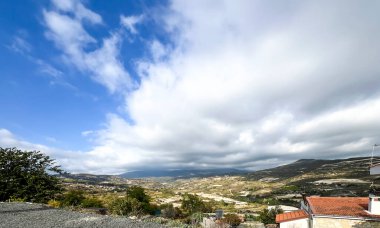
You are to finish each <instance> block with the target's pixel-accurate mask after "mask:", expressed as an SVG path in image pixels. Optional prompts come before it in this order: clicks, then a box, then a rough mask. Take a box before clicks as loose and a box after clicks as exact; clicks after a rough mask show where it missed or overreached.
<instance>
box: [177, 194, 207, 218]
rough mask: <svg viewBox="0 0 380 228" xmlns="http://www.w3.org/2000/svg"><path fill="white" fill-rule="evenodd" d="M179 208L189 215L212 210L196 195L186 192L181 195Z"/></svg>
mask: <svg viewBox="0 0 380 228" xmlns="http://www.w3.org/2000/svg"><path fill="white" fill-rule="evenodd" d="M181 208H182V209H183V210H184V211H185V212H187V213H188V214H190V215H191V214H193V213H196V212H205V213H206V212H212V206H211V205H209V204H206V203H204V202H203V201H202V199H201V198H199V197H198V196H197V195H192V194H188V193H185V194H184V195H183V196H182V205H181Z"/></svg>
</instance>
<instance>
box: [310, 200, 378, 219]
mask: <svg viewBox="0 0 380 228" xmlns="http://www.w3.org/2000/svg"><path fill="white" fill-rule="evenodd" d="M306 200H307V202H308V204H309V205H310V208H311V212H312V214H314V215H330V216H348V217H367V218H376V219H380V215H372V214H369V213H368V212H366V210H368V202H369V198H368V197H315V196H312V197H307V198H306Z"/></svg>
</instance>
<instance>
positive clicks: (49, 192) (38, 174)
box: [0, 147, 62, 203]
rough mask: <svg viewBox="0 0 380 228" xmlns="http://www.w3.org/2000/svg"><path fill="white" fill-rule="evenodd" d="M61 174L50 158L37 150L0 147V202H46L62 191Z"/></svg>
mask: <svg viewBox="0 0 380 228" xmlns="http://www.w3.org/2000/svg"><path fill="white" fill-rule="evenodd" d="M54 173H62V170H61V169H60V167H59V166H57V165H55V162H54V160H53V159H51V158H50V157H49V156H47V155H44V154H42V153H41V152H39V151H21V150H18V149H17V148H1V147H0V201H6V200H9V199H11V198H12V199H22V200H25V201H30V202H40V203H46V202H48V201H49V200H50V199H53V198H54V196H55V195H56V194H58V193H60V192H62V187H61V186H60V181H59V179H58V178H57V177H55V176H53V175H51V174H54Z"/></svg>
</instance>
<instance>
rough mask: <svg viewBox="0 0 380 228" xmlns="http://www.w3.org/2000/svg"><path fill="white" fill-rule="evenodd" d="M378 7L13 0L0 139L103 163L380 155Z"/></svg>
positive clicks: (68, 165)
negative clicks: (374, 150) (375, 150)
mask: <svg viewBox="0 0 380 228" xmlns="http://www.w3.org/2000/svg"><path fill="white" fill-rule="evenodd" d="M379 10H380V2H379V1H355V0H334V1H327V0H322V1H309V0H306V1H304V0H302V1H301V0H300V1H297V0H286V1H272V0H269V1H268V0H265V1H264V0H261V1H258V0H236V1H235V0H234V1H231V0H194V1H184V0H169V1H158V0H157V1H153V0H152V1H151V0H149V1H148V0H146V1H145V0H138V1H116V0H112V1H102V0H83V1H79V0H51V1H50V0H42V1H39V0H24V1H21V0H17V1H0V32H1V33H0V34H1V35H0V43H1V45H0V63H1V64H0V147H3V148H6V147H17V148H20V149H23V150H38V151H41V152H43V153H45V154H47V155H49V156H51V157H52V158H54V159H56V161H57V162H58V163H59V164H60V165H62V167H63V168H64V169H65V170H66V171H69V172H74V173H78V172H79V173H83V172H86V173H94V174H118V173H123V172H127V171H133V170H146V169H186V168H238V169H247V170H258V169H264V168H268V167H274V166H277V165H282V164H286V163H290V162H293V161H295V160H297V159H305V158H306V159H307V158H313V159H334V158H347V157H354V156H369V155H370V152H371V148H372V145H373V144H375V143H380V64H379V63H380V42H379V40H380V14H379V13H378V12H379ZM379 153H380V151H379Z"/></svg>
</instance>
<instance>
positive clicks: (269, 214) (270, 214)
mask: <svg viewBox="0 0 380 228" xmlns="http://www.w3.org/2000/svg"><path fill="white" fill-rule="evenodd" d="M281 213H284V211H283V210H282V209H280V207H279V206H276V207H275V208H274V209H271V210H268V209H267V208H265V209H264V210H262V211H261V212H260V213H259V217H258V219H259V221H260V222H262V223H264V224H275V223H276V215H277V214H281Z"/></svg>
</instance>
